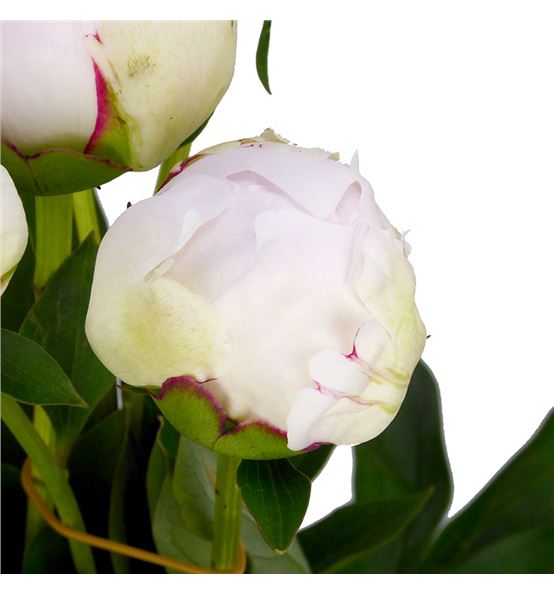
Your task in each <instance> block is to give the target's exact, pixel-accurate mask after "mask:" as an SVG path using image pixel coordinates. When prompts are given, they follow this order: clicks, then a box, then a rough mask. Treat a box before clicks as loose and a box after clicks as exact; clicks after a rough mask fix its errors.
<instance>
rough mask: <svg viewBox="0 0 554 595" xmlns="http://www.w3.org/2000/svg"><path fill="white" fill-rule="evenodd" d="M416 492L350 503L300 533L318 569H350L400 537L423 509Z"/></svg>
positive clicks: (422, 497) (422, 496)
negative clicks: (353, 564)
mask: <svg viewBox="0 0 554 595" xmlns="http://www.w3.org/2000/svg"><path fill="white" fill-rule="evenodd" d="M429 496H430V490H429V491H426V492H423V493H422V494H418V495H415V496H403V497H400V498H389V499H385V500H372V501H370V502H362V503H359V504H348V505H346V506H343V507H342V508H339V509H338V510H336V511H335V512H333V513H332V514H331V515H329V516H327V517H326V518H325V519H323V520H322V521H320V522H319V523H316V524H314V525H312V526H310V527H308V528H307V529H306V530H305V531H302V532H301V533H300V534H299V539H300V543H301V545H302V547H303V549H304V552H305V553H306V555H307V557H308V560H309V561H310V565H311V567H312V569H313V571H314V572H318V573H319V572H325V573H330V572H332V573H337V572H345V571H346V572H347V571H348V567H349V565H350V564H352V563H353V562H355V561H356V560H358V559H359V558H360V557H364V556H367V554H368V553H370V552H371V551H373V550H375V549H376V548H378V547H379V546H382V545H383V544H385V543H387V542H389V541H391V540H392V539H394V538H395V537H397V536H398V535H399V534H400V533H401V532H402V530H403V529H404V528H405V527H406V526H407V524H408V523H409V522H410V521H411V520H412V519H413V518H414V517H415V515H416V514H417V513H418V512H419V511H420V510H421V509H422V507H423V506H424V505H425V502H426V501H427V500H428V499H429Z"/></svg>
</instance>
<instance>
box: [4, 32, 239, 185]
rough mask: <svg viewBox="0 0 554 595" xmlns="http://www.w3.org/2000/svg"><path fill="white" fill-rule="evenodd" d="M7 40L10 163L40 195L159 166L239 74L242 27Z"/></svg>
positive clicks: (12, 36) (12, 35)
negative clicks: (237, 62)
mask: <svg viewBox="0 0 554 595" xmlns="http://www.w3.org/2000/svg"><path fill="white" fill-rule="evenodd" d="M2 33H3V39H2V56H3V59H2V112H3V113H2V152H3V155H2V160H3V162H6V163H7V167H8V169H9V170H10V172H11V173H12V176H13V177H14V178H15V181H16V184H17V185H18V187H19V186H20V184H21V185H22V186H25V187H30V186H34V187H35V188H34V190H35V193H37V194H55V193H61V192H62V191H65V192H71V191H73V190H77V189H83V188H86V187H91V186H94V185H97V184H99V183H102V182H105V181H107V179H111V178H113V177H115V176H117V175H119V174H120V173H123V172H124V171H127V170H129V169H132V170H146V169H150V168H152V167H154V166H156V165H157V164H159V163H160V162H161V161H162V160H163V159H165V158H166V157H168V156H169V155H171V154H172V153H173V152H174V151H175V149H176V148H177V147H178V146H179V145H180V144H181V143H182V142H183V141H184V140H186V139H187V137H189V136H190V135H192V134H193V133H194V132H195V131H196V130H197V129H198V128H199V127H200V126H201V125H202V124H203V123H204V122H205V121H206V120H207V119H208V118H209V117H210V115H211V114H212V112H213V111H214V109H215V107H216V106H217V104H218V103H219V101H220V100H221V98H222V97H223V95H224V93H225V91H226V90H227V87H228V86H229V83H230V81H231V78H232V75H233V69H234V64H235V49H236V23H235V22H234V21H157V22H155V21H108V22H78V21H63V22H52V21H43V22H39V21H34V22H33V21H11V22H4V23H3V24H2ZM53 160H54V161H53ZM52 164H54V165H52ZM68 167H69V169H70V171H69V172H67V171H66V170H67V168H68ZM12 170H13V171H12ZM60 176H63V177H62V180H61V181H60ZM56 178H57V179H56ZM83 184H86V186H84V185H83ZM60 186H61V187H60Z"/></svg>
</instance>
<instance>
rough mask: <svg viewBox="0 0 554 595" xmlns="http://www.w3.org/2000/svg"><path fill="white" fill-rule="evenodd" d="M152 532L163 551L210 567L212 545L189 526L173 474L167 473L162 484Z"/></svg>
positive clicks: (157, 545) (159, 548)
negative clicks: (182, 510) (182, 511)
mask: <svg viewBox="0 0 554 595" xmlns="http://www.w3.org/2000/svg"><path fill="white" fill-rule="evenodd" d="M152 533H153V535H154V541H155V543H156V547H157V549H158V552H160V554H162V555H164V556H170V557H172V558H176V559H178V560H182V561H183V562H187V563H189V564H195V565H197V566H204V567H208V568H209V567H210V562H211V554H212V544H211V542H210V541H209V540H207V539H204V538H203V537H199V536H198V535H196V534H195V533H193V532H192V531H190V530H189V529H188V528H187V527H186V525H185V522H184V519H183V516H182V514H181V510H180V508H179V504H178V502H177V500H176V499H175V496H174V493H173V474H172V473H168V474H167V475H166V476H165V478H164V481H163V483H162V486H161V489H160V493H159V496H158V500H157V503H156V506H155V509H154V516H153V519H152ZM170 572H171V571H170Z"/></svg>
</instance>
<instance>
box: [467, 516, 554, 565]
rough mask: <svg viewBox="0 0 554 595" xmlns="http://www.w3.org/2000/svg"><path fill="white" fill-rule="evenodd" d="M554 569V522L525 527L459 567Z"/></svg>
mask: <svg viewBox="0 0 554 595" xmlns="http://www.w3.org/2000/svg"><path fill="white" fill-rule="evenodd" d="M552 572H554V523H550V524H549V525H545V526H543V527H535V528H533V529H528V530H527V531H521V532H519V533H516V534H514V535H510V536H509V537H506V538H504V539H500V540H499V541H496V542H495V543H493V544H492V545H489V546H487V547H484V548H483V549H481V550H479V551H478V552H477V553H476V554H475V555H474V556H472V557H470V558H469V559H468V560H466V561H465V562H464V563H463V564H461V565H460V566H458V567H457V568H456V573H457V574H460V573H471V574H490V573H498V574H506V573H510V574H547V573H548V574H551V573H552Z"/></svg>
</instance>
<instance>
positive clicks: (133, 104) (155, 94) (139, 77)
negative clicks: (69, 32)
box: [87, 21, 236, 169]
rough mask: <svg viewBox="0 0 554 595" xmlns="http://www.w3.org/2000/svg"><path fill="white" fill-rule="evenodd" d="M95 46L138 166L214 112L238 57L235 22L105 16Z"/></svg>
mask: <svg viewBox="0 0 554 595" xmlns="http://www.w3.org/2000/svg"><path fill="white" fill-rule="evenodd" d="M87 43H88V48H89V51H90V52H91V54H92V56H93V58H94V60H95V62H96V63H97V64H98V67H99V68H100V70H101V72H102V74H103V76H104V77H105V78H106V80H107V81H108V82H109V84H110V85H111V87H112V88H113V89H114V92H115V93H116V97H117V102H118V109H119V111H120V112H121V115H122V117H124V118H125V119H126V120H127V121H128V123H129V132H130V137H131V151H132V155H131V161H132V165H133V167H134V169H150V168H152V167H154V166H155V165H157V164H158V163H159V162H160V161H161V160H162V159H164V158H166V157H168V156H169V155H170V154H171V153H172V152H173V151H174V150H175V149H176V148H177V147H178V146H179V144H180V143H181V142H182V141H184V140H185V139H186V138H187V137H188V136H190V135H191V134H192V133H193V132H195V131H196V129H197V128H199V127H200V126H201V125H202V124H203V123H204V122H205V121H206V119H207V118H208V117H209V116H210V115H211V113H212V112H213V110H214V109H215V107H216V105H217V104H218V103H219V101H220V99H221V98H222V97H223V95H224V93H225V91H226V90H227V87H228V86H229V83H230V82H231V78H232V76H233V70H234V64H235V47H236V23H234V22H233V21H104V22H101V23H99V25H98V39H96V38H94V37H91V38H89V39H88V42H87Z"/></svg>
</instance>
